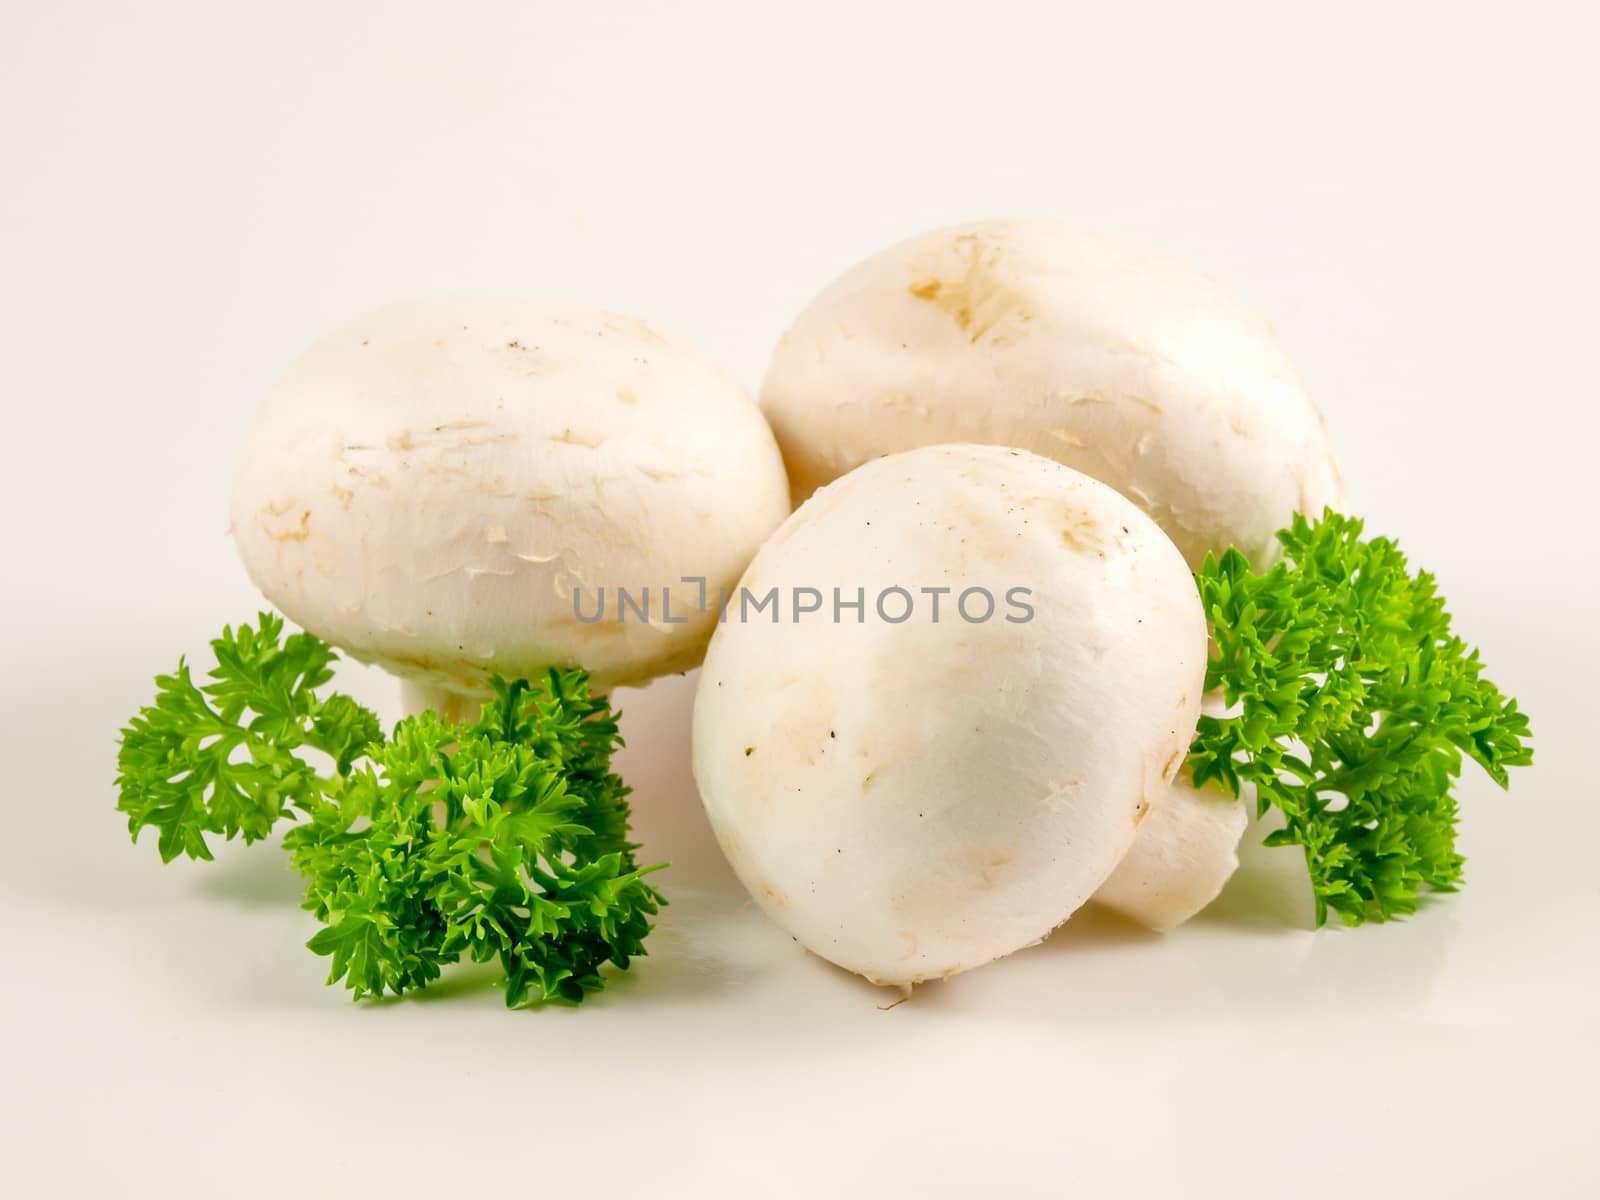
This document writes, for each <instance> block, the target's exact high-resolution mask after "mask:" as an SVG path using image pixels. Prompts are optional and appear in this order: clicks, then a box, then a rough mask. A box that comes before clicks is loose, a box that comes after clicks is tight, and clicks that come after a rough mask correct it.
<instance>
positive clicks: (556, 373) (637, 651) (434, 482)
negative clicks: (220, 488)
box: [233, 299, 789, 695]
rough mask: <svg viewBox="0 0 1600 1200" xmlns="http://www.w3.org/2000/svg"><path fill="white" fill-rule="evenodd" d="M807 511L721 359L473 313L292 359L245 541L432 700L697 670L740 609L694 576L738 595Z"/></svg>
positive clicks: (269, 580)
mask: <svg viewBox="0 0 1600 1200" xmlns="http://www.w3.org/2000/svg"><path fill="white" fill-rule="evenodd" d="M788 508H789V504H788V491H787V484H786V481H785V479H784V473H783V464H782V461H781V459H780V457H779V454H778V450H777V446H776V445H775V443H774V442H773V439H772V434H771V432H770V431H769V430H768V428H767V425H766V422H765V421H764V420H763V419H762V416H761V413H760V412H759V411H758V410H757V408H756V406H755V404H754V403H753V402H752V401H751V399H750V398H749V396H748V395H747V394H746V393H745V392H744V391H743V389H741V388H740V387H739V385H738V384H737V383H735V382H734V381H733V380H732V379H731V378H730V377H729V376H728V375H727V374H725V373H724V372H723V371H722V370H721V369H719V368H718V367H717V366H716V364H714V363H713V362H711V361H710V360H709V359H708V358H706V357H705V356H704V355H702V354H700V353H699V352H698V351H696V350H694V349H692V348H691V347H689V346H687V345H685V344H684V343H683V342H681V341H678V340H677V339H674V338H671V337H669V336H667V335H665V334H663V333H660V332H658V331H657V330H656V329H654V328H653V327H651V326H650V325H648V324H646V323H645V322H643V321H640V320H637V319H635V318H633V317H626V316H620V315H618V314H616V313H610V312H606V311H604V310H601V309H597V308H588V307H580V306H576V305H552V304H541V303H532V302H525V301H517V300H493V299H472V300H465V299H458V300H447V301H436V302H422V303H407V304H397V305H393V306H390V307H386V308H382V309H379V310H377V311H376V312H372V313H369V314H368V315H366V316H364V317H362V318H360V319H359V320H356V321H353V322H351V323H350V324H348V325H346V326H344V327H343V328H342V329H339V330H337V331H336V332H334V333H332V334H329V335H328V336H327V337H325V338H323V339H322V340H321V341H319V342H317V343H316V344H315V345H314V346H312V347H311V349H310V350H308V351H307V352H306V353H305V355H304V356H303V357H301V358H300V360H299V361H298V362H296V363H295V364H294V366H293V367H291V368H290V370H289V372H288V374H287V375H286V376H285V377H284V378H283V379H282V380H281V381H280V382H279V383H278V384H277V386H276V387H275V388H274V389H273V390H272V391H271V393H270V394H269V395H268V396H267V397H266V399H265V400H264V401H263V402H262V404H261V407H260V409H259V411H258V412H257V414H256V417H255V421H254V424H253V426H252V428H251V431H250V434H249V439H248V442H247V445H246V447H245V451H244V456H243V460H242V462H241V463H240V466H239V470H238V476H237V480H236V484H235V488H234V494H233V535H234V539H235V541H236V543H237V545H238V548H239V554H240V556H241V557H242V558H243V560H244V564H245V567H246V569H247V570H248V571H249V573H250V577H251V578H252V579H253V580H254V581H255V583H256V585H257V586H258V587H259V588H260V589H261V591H262V592H263V593H264V594H265V595H266V596H267V598H268V599H269V600H271V601H272V603H273V604H275V605H276V606H277V607H278V608H280V609H281V610H282V611H283V612H284V613H285V614H287V615H288V616H289V617H290V618H291V619H293V620H294V621H296V622H297V623H299V624H300V625H302V626H304V627H305V628H306V629H308V630H310V631H311V632H313V633H316V634H317V635H319V636H321V637H323V638H325V639H327V640H328V641H330V642H332V643H334V644H335V645H338V646H340V647H342V648H344V649H345V650H347V651H349V652H350V653H351V654H352V655H354V656H355V657H357V658H359V659H362V660H364V661H369V662H375V663H378V664H379V665H381V666H383V667H385V668H386V669H388V670H390V671H392V672H394V673H395V674H397V675H400V676H402V677H403V678H405V679H408V680H410V681H412V682H414V683H417V684H420V685H422V686H424V687H425V688H431V689H435V690H443V691H446V692H459V693H466V694H469V695H470V694H473V693H475V692H477V691H480V690H481V689H482V688H483V687H484V685H485V681H486V679H487V677H488V676H489V675H490V674H493V673H498V674H501V675H504V676H506V677H508V678H513V677H517V676H528V677H537V676H538V675H539V674H540V673H542V672H543V671H544V670H545V669H546V668H548V667H551V666H570V665H577V666H582V667H584V668H585V669H587V670H588V671H590V672H591V673H592V675H593V677H594V684H595V686H596V687H597V688H600V689H605V688H609V687H612V686H615V685H618V684H625V683H638V682H643V681H644V680H647V679H650V678H652V677H654V676H657V675H661V674H665V673H668V672H672V671H682V670H687V669H689V668H691V667H693V666H695V665H696V664H697V663H698V662H699V661H700V658H701V655H702V654H703V652H704V648H705V644H706V641H707V639H708V638H709V637H710V636H711V631H712V628H713V626H714V623H715V619H716V611H715V607H714V606H710V607H708V608H707V609H706V611H703V612H702V611H697V610H696V609H695V608H693V607H692V606H691V602H692V601H693V600H694V599H695V597H696V592H697V589H696V588H695V587H694V586H686V585H683V584H680V582H679V581H680V579H681V578H682V577H684V576H703V577H705V578H706V580H707V581H708V586H709V587H710V588H711V589H712V591H713V594H714V592H715V589H716V588H717V587H718V586H719V585H728V584H731V583H732V582H733V581H734V580H735V579H737V578H738V575H739V572H740V571H742V570H743V569H744V566H745V564H746V563H748V562H749V560H750V558H751V556H752V555H753V554H754V553H755V551H756V549H757V547H759V546H760V544H761V542H762V540H763V539H764V538H765V537H766V536H767V534H769V533H770V532H771V531H772V530H773V528H774V527H775V526H776V525H777V524H778V523H779V522H780V521H781V520H782V519H783V517H784V515H785V514H786V513H787V512H788ZM664 585H671V586H672V588H673V605H674V607H673V611H672V612H671V613H670V614H668V615H669V616H670V618H671V620H670V622H669V621H668V620H664V619H663V616H662V613H661V607H660V606H661V599H660V589H661V588H662V587H663V586H664ZM618 587H624V588H627V589H629V590H630V594H632V595H633V596H634V597H635V598H637V597H638V594H639V592H640V590H641V589H644V588H649V589H650V593H651V596H652V606H651V609H650V614H649V615H650V620H649V621H645V620H642V619H635V614H634V613H633V612H632V611H630V612H629V613H628V614H627V615H628V618H629V619H627V620H624V621H618V620H616V619H615V615H614V609H615V589H616V588H618ZM602 588H603V589H605V598H606V604H607V608H606V609H605V615H604V619H602V620H599V621H595V622H592V623H586V622H585V621H580V620H579V619H578V618H577V616H576V615H575V607H574V603H575V599H576V600H577V601H578V602H579V603H580V604H581V611H582V612H583V613H584V615H585V616H586V617H587V616H590V615H592V614H593V613H594V612H595V611H596V604H597V602H598V599H599V594H600V589H602ZM575 592H577V593H578V595H577V596H576V597H575V595H574V593H575ZM679 622H681V623H679Z"/></svg>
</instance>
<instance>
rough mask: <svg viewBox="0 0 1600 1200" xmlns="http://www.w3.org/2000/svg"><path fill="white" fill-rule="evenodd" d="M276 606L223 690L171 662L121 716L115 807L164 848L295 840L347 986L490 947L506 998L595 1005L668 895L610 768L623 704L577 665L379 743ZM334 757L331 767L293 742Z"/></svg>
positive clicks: (337, 975) (199, 853)
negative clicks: (271, 836) (643, 855)
mask: <svg viewBox="0 0 1600 1200" xmlns="http://www.w3.org/2000/svg"><path fill="white" fill-rule="evenodd" d="M282 632H283V622H282V620H281V619H280V618H278V617H275V616H273V615H271V614H267V613H263V614H262V615H261V617H260V620H259V622H258V624H257V625H256V626H255V627H251V626H249V625H241V626H240V627H239V629H238V631H237V632H235V631H233V630H224V631H223V635H222V637H220V638H218V639H217V640H216V641H214V642H213V643H212V648H213V650H214V652H215V655H216V659H217V666H216V668H215V669H214V670H213V671H212V672H211V673H210V679H211V680H212V682H211V683H209V684H207V685H205V686H203V687H201V686H197V685H196V684H195V683H194V682H193V681H192V679H191V677H190V674H189V670H188V667H187V666H186V665H185V664H183V663H181V662H180V663H179V666H178V670H177V672H176V673H175V674H173V675H164V676H161V677H160V678H158V680H157V689H158V694H157V697H156V702H155V704H154V705H152V706H150V707H148V708H145V709H144V710H142V711H141V712H140V714H139V715H138V716H136V717H135V718H134V719H133V720H132V721H131V722H130V723H129V725H128V727H127V728H126V729H125V730H123V737H122V747H121V751H120V753H119V755H118V768H119V775H118V787H119V799H118V805H117V806H118V808H119V809H120V810H121V811H123V812H124V813H126V814H127V815H128V825H129V830H130V832H131V833H132V834H133V836H134V838H135V839H137V837H138V834H139V831H140V830H141V829H142V828H144V827H145V826H153V827H154V828H156V829H157V831H158V835H159V847H160V851H161V855H162V858H163V860H171V859H172V858H175V857H177V855H179V854H185V853H186V854H188V855H189V856H190V857H193V858H207V859H209V858H210V857H211V852H210V848H209V847H208V845H207V843H206V836H205V835H207V834H221V835H223V836H224V837H227V838H232V837H234V836H236V835H239V834H242V835H243V836H244V838H245V839H246V840H247V841H252V840H255V839H257V838H260V837H264V836H266V834H267V833H268V831H270V829H271V828H272V826H273V825H274V824H275V823H276V822H277V821H278V820H279V819H280V818H281V817H284V816H286V815H296V814H298V815H299V816H302V817H303V818H304V820H303V821H302V822H301V823H299V824H296V825H295V826H294V827H293V828H291V829H290V830H289V831H288V833H287V834H286V835H285V836H284V846H285V848H286V849H288V850H289V852H290V854H291V856H292V860H293V862H294V865H295V867H296V869H297V870H299V871H300V873H301V874H302V875H303V876H304V877H305V879H306V881H307V887H306V900H305V907H306V908H308V909H309V910H311V911H312V912H313V913H314V914H315V915H316V917H317V919H318V920H320V921H322V922H323V924H324V926H325V928H324V929H322V930H321V931H320V932H319V933H318V934H317V935H316V936H315V937H313V938H312V939H311V941H310V942H309V943H308V945H309V947H310V948H311V949H312V950H313V951H314V952H315V953H317V954H320V955H324V956H326V957H328V958H329V959H330V963H331V970H330V974H329V980H328V981H329V982H330V983H334V982H337V981H340V980H343V981H344V983H345V985H346V986H347V987H348V988H349V989H350V990H351V992H352V993H353V994H354V996H355V997H356V998H357V999H359V998H360V997H362V996H365V995H382V994H384V993H385V992H392V993H395V994H400V993H403V992H405V991H407V990H409V989H412V988H419V987H425V986H426V985H427V984H429V983H431V982H432V981H433V980H435V979H437V978H438V977H439V975H440V972H441V970H442V968H443V967H445V966H447V965H449V964H450V963H453V962H457V961H459V960H460V959H461V958H462V957H463V956H467V957H470V958H472V959H473V960H474V961H478V962H487V961H490V960H498V961H499V963H500V965H501V968H502V972H503V979H502V984H503V986H504V987H505V992H506V1002H507V1004H509V1005H520V1004H524V1003H529V1002H536V1001H543V1000H556V999H559V1000H565V1001H571V1002H577V1001H581V1000H582V999H583V997H584V995H585V994H586V993H587V992H590V991H594V990H597V989H599V988H601V987H603V986H604V976H603V975H602V974H601V969H602V968H603V967H604V966H605V964H607V963H611V964H614V965H615V966H617V967H619V968H624V969H625V968H626V967H627V966H628V964H629V962H631V961H632V959H633V958H634V957H637V956H639V955H642V954H643V953H644V952H645V951H644V939H645V937H646V935H647V934H648V933H649V932H650V928H651V925H650V918H651V917H652V916H654V915H655V914H656V913H657V912H658V911H659V908H660V905H662V904H664V903H665V901H664V900H663V899H662V898H661V896H660V894H659V893H658V892H656V890H655V889H654V888H652V887H651V886H650V885H649V884H647V883H645V882H644V877H645V876H646V875H647V874H649V873H650V872H651V871H654V870H658V869H659V868H658V867H645V868H640V867H639V866H638V865H637V863H636V861H635V858H634V851H635V850H637V848H638V847H637V846H636V845H635V844H634V843H632V842H630V841H628V840H627V836H628V817H629V810H628V803H627V799H626V797H627V795H628V788H627V786H626V785H624V784H623V782H622V780H621V779H619V778H618V777H617V776H616V775H615V774H613V773H612V772H611V768H610V763H611V755H612V753H613V751H614V750H615V749H616V748H617V747H618V746H620V745H621V744H622V739H621V738H620V736H619V735H618V732H617V722H616V715H615V714H614V713H613V712H612V711H611V709H610V707H609V705H608V704H607V703H606V701H605V700H604V699H603V698H596V697H593V696H591V695H590V694H589V684H588V677H587V676H586V675H585V674H584V673H583V672H581V671H576V670H568V671H559V670H557V671H551V672H550V674H549V678H548V680H547V681H546V682H545V684H544V686H543V687H542V688H538V689H536V688H534V687H532V686H531V685H529V684H528V683H527V682H525V681H517V682H515V683H510V684H507V683H506V682H504V681H503V680H500V679H495V680H494V681H493V696H492V698H491V700H490V701H489V703H487V704H486V705H485V706H484V708H483V712H482V714H481V715H480V716H479V718H478V719H477V720H476V721H474V722H472V723H471V724H467V725H461V726H457V725H451V724H448V723H446V722H444V721H442V720H440V719H439V717H438V716H436V715H435V714H434V713H432V712H426V713H422V714H420V715H419V716H415V717H409V718H407V719H405V720H402V721H400V722H399V723H398V724H397V725H396V726H395V729H394V731H393V733H392V735H391V736H390V738H389V739H388V740H387V741H385V740H384V738H383V736H382V733H381V730H380V728H379V725H378V721H377V718H376V717H375V716H374V715H373V714H372V713H371V712H369V711H368V710H366V709H364V708H362V707H361V706H360V705H358V704H356V703H355V702H354V701H353V700H351V699H350V698H349V697H347V696H343V695H340V694H337V693H335V694H332V695H329V696H327V697H325V698H324V697H320V696H318V694H317V693H316V690H315V689H317V688H318V687H321V686H322V685H323V684H325V683H327V682H328V681H329V680H330V679H331V678H332V670H331V665H332V663H333V661H334V660H335V657H336V656H335V654H334V652H333V650H332V648H331V647H329V646H328V645H326V644H325V643H323V642H321V641H320V640H318V639H317V638H315V637H313V636H311V635H310V634H305V633H299V634H294V635H292V636H290V637H288V638H287V639H285V638H283V637H282ZM301 747H310V748H312V749H314V750H318V751H321V752H322V754H323V755H325V756H326V759H327V761H328V762H330V763H331V765H332V769H331V770H330V771H328V773H326V774H319V773H318V771H317V769H316V767H315V766H313V765H312V763H311V762H309V761H307V760H306V759H305V758H304V757H302V756H301V755H299V754H297V753H295V751H297V750H298V749H300V748H301Z"/></svg>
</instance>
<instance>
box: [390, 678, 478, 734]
mask: <svg viewBox="0 0 1600 1200" xmlns="http://www.w3.org/2000/svg"><path fill="white" fill-rule="evenodd" d="M400 706H401V707H402V708H403V709H404V710H405V715H406V716H408V717H414V716H416V715H417V714H418V713H420V712H426V711H427V710H428V709H430V708H431V709H432V710H433V711H434V712H436V713H438V714H439V716H440V717H442V718H443V719H444V720H446V721H450V722H453V723H455V724H458V725H460V724H466V723H467V722H469V721H475V720H477V719H478V714H479V713H480V712H481V711H482V710H483V697H482V696H479V695H476V694H473V693H468V692H459V691H454V690H452V689H450V688H447V687H443V686H441V685H439V684H437V683H422V682H421V681H419V680H416V679H402V680H401V681H400Z"/></svg>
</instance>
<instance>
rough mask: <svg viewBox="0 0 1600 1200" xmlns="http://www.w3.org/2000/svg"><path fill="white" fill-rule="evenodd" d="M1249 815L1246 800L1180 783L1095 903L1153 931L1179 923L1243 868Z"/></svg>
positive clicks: (1157, 809) (1141, 829) (1145, 825)
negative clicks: (1241, 846)
mask: <svg viewBox="0 0 1600 1200" xmlns="http://www.w3.org/2000/svg"><path fill="white" fill-rule="evenodd" d="M1249 819H1250V814H1249V811H1248V808H1247V806H1246V805H1245V803H1244V802H1243V801H1241V800H1235V799H1234V798H1233V797H1232V796H1228V795H1224V794H1223V793H1222V792H1220V791H1216V790H1215V789H1212V788H1196V787H1194V786H1192V785H1191V784H1189V783H1188V782H1186V781H1184V780H1181V779H1180V780H1175V781H1174V782H1173V783H1171V784H1170V785H1168V788H1167V793H1166V795H1164V796H1162V797H1161V798H1160V799H1159V800H1158V801H1157V802H1156V803H1155V804H1154V805H1152V806H1151V809H1150V815H1149V816H1148V817H1146V818H1145V820H1144V823H1143V824H1142V825H1141V826H1140V827H1139V836H1138V838H1136V839H1135V841H1134V843H1133V849H1131V850H1129V851H1128V853H1127V855H1126V857H1124V858H1123V860H1122V862H1121V863H1119V864H1118V866H1117V869H1116V870H1115V871H1113V872H1112V873H1111V878H1109V879H1107V880H1106V881H1105V883H1103V884H1101V885H1100V890H1099V891H1097V892H1096V893H1095V894H1094V898H1095V900H1096V901H1097V902H1099V903H1100V904H1103V905H1105V906H1106V907H1107V908H1113V909H1115V910H1116V911H1118V912H1120V913H1122V914H1123V915H1124V916H1127V917H1132V918H1133V919H1134V920H1135V921H1138V922H1139V923H1140V924H1142V925H1148V926H1149V927H1150V928H1151V929H1156V930H1161V931H1166V930H1169V929H1175V928H1177V927H1178V926H1179V925H1182V924H1183V923H1184V922H1185V921H1187V920H1188V919H1189V918H1190V917H1192V916H1194V915H1195V913H1197V912H1199V911H1200V910H1201V909H1202V908H1204V907H1205V906H1206V905H1208V904H1210V903H1211V902H1212V901H1213V900H1215V899H1216V898H1217V893H1219V892H1220V891H1222V885H1223V884H1225V883H1227V882H1228V878H1229V877H1230V876H1231V875H1232V874H1233V873H1234V871H1235V870H1236V869H1237V868H1238V866H1239V838H1240V837H1241V836H1242V835H1243V833H1244V828H1245V825H1246V824H1248V823H1249Z"/></svg>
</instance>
